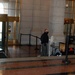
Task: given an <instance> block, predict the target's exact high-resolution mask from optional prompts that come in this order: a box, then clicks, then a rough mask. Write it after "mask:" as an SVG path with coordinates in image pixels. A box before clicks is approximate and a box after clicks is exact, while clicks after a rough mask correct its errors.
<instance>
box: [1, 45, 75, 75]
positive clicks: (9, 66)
mask: <svg viewBox="0 0 75 75" xmlns="http://www.w3.org/2000/svg"><path fill="white" fill-rule="evenodd" d="M38 48H40V47H38ZM38 54H39V50H38V49H36V48H35V46H31V47H29V46H20V47H19V46H9V48H8V58H0V75H75V55H69V56H68V60H67V61H70V63H69V64H66V63H64V62H63V60H65V56H64V55H63V56H50V57H49V56H48V57H37V55H38Z"/></svg>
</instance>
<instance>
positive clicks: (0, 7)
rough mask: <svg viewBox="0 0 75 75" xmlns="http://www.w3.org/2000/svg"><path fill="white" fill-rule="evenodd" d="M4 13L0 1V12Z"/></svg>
mask: <svg viewBox="0 0 75 75" xmlns="http://www.w3.org/2000/svg"><path fill="white" fill-rule="evenodd" d="M3 13H4V7H3V4H2V3H0V14H3Z"/></svg>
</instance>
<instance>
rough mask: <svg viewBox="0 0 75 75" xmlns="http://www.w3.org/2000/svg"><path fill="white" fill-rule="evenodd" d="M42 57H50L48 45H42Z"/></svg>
mask: <svg viewBox="0 0 75 75" xmlns="http://www.w3.org/2000/svg"><path fill="white" fill-rule="evenodd" d="M41 56H48V43H46V44H41Z"/></svg>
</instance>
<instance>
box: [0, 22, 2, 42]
mask: <svg viewBox="0 0 75 75" xmlns="http://www.w3.org/2000/svg"><path fill="white" fill-rule="evenodd" d="M0 41H2V22H0Z"/></svg>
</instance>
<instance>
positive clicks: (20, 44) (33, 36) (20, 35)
mask: <svg viewBox="0 0 75 75" xmlns="http://www.w3.org/2000/svg"><path fill="white" fill-rule="evenodd" d="M22 35H28V36H29V46H31V36H32V37H35V38H36V48H35V49H38V48H37V45H38V42H37V41H38V39H40V38H39V37H38V36H35V35H32V34H20V45H21V37H22Z"/></svg>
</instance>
